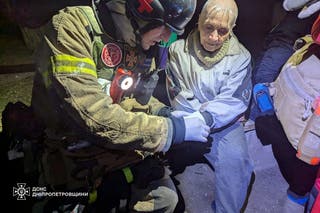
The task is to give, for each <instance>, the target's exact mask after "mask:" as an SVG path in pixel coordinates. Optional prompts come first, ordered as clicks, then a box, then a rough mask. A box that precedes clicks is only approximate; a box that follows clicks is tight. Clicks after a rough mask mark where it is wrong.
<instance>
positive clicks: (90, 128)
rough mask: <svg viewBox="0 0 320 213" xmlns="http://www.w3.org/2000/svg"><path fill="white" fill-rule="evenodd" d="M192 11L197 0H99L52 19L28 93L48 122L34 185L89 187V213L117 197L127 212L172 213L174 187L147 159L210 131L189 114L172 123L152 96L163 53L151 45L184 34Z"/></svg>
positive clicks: (167, 110) (166, 174)
mask: <svg viewBox="0 0 320 213" xmlns="http://www.w3.org/2000/svg"><path fill="white" fill-rule="evenodd" d="M195 7H196V1H195V0H149V1H141V0H130V1H125V0H116V1H110V0H101V1H99V0H97V1H94V2H93V4H92V7H89V6H74V7H66V8H64V9H62V10H60V11H59V13H58V14H56V15H54V16H53V17H52V20H51V21H49V22H48V23H47V24H46V26H45V27H44V29H45V30H44V39H43V43H42V44H41V45H40V46H39V48H38V50H37V54H36V56H37V57H36V62H37V72H36V75H35V77H34V87H33V93H32V107H33V109H34V111H35V113H36V115H37V116H38V117H39V118H40V119H41V120H42V121H43V122H44V123H45V125H46V129H45V134H46V139H45V141H44V144H43V147H44V148H43V152H42V153H41V156H40V159H41V160H40V165H41V166H40V168H41V183H43V184H48V185H49V186H50V188H51V189H53V190H78V189H84V190H88V191H89V192H90V196H89V199H88V202H89V203H90V205H91V206H94V207H93V208H94V209H95V210H96V211H97V212H101V211H103V212H106V211H109V210H110V209H111V208H113V204H114V202H117V199H120V198H122V196H124V194H125V195H126V197H127V196H129V197H130V202H129V204H128V208H129V209H130V211H137V212H140V211H142V212H146V211H147V212H153V211H156V212H173V211H174V208H175V206H176V204H177V199H178V198H177V194H176V189H175V187H174V184H173V182H172V181H171V179H170V177H169V171H168V170H167V169H166V168H165V167H164V166H163V165H162V163H161V162H160V161H159V160H158V158H157V157H156V154H155V153H159V152H166V151H167V150H168V149H169V148H170V146H171V145H172V144H178V143H181V142H183V141H198V142H206V141H207V136H208V134H209V127H208V126H207V125H206V124H205V121H204V119H203V118H201V117H200V116H198V115H197V114H191V115H190V116H187V117H184V118H175V117H171V116H170V108H168V107H166V106H165V105H164V104H162V103H160V102H159V101H158V100H157V99H155V98H154V97H151V94H152V92H153V89H154V88H155V86H156V83H157V79H158V77H157V72H158V71H160V70H161V69H163V63H160V62H161V61H162V62H163V60H162V59H163V57H165V55H163V54H159V53H161V52H163V51H160V50H159V46H158V43H159V42H160V41H164V42H168V40H169V39H170V36H171V34H172V32H175V33H177V34H182V33H183V31H184V27H185V25H186V24H187V23H188V21H189V20H190V19H191V17H192V15H193V13H194V10H195ZM164 52H165V51H164ZM165 116H167V117H165Z"/></svg>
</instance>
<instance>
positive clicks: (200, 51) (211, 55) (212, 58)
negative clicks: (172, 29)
mask: <svg viewBox="0 0 320 213" xmlns="http://www.w3.org/2000/svg"><path fill="white" fill-rule="evenodd" d="M229 41H230V39H227V40H226V41H225V42H224V43H223V45H222V46H221V47H220V48H219V49H218V50H216V51H214V52H208V51H206V50H205V49H204V48H203V47H202V45H201V44H200V32H199V31H198V30H195V31H194V32H193V33H191V34H190V36H189V37H188V42H189V43H190V46H189V47H190V48H191V50H193V51H194V52H195V55H196V56H197V58H198V60H199V61H200V62H202V63H203V64H204V65H205V66H206V68H212V67H213V65H215V64H216V63H218V62H219V61H221V60H222V58H223V57H224V56H225V55H226V54H227V52H228V49H229Z"/></svg>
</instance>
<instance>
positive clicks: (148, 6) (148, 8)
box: [127, 0, 197, 35]
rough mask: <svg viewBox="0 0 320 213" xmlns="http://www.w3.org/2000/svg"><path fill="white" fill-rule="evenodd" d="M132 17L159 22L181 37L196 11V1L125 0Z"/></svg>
mask: <svg viewBox="0 0 320 213" xmlns="http://www.w3.org/2000/svg"><path fill="white" fill-rule="evenodd" d="M127 4H128V8H129V9H130V10H131V12H132V13H133V15H134V16H137V17H139V18H140V19H142V20H144V21H147V22H152V21H156V22H160V23H163V24H165V25H167V26H168V27H170V28H171V29H172V30H173V31H174V32H176V33H177V34H179V35H181V34H182V33H183V32H184V27H185V26H186V24H187V23H188V22H189V21H190V20H191V18H192V16H193V14H194V11H195V9H196V5H197V1H196V0H127Z"/></svg>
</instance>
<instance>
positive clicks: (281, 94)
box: [269, 46, 320, 165]
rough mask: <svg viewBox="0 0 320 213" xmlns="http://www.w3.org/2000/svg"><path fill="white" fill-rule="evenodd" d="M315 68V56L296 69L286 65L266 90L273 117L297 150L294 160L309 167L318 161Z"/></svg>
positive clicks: (318, 74) (319, 94)
mask: <svg viewBox="0 0 320 213" xmlns="http://www.w3.org/2000/svg"><path fill="white" fill-rule="evenodd" d="M319 48H320V46H319ZM293 57H295V54H294V55H293ZM302 58H303V57H302ZM289 60H290V59H289ZM319 68H320V60H319V58H318V57H317V56H315V55H311V56H309V57H308V58H307V59H305V60H304V61H302V62H301V63H300V64H298V65H294V64H293V63H287V64H285V65H284V67H283V68H282V71H281V72H280V74H279V76H278V78H277V79H276V80H275V81H274V82H272V83H270V86H269V90H270V95H271V96H272V97H273V103H274V108H275V113H276V115H277V118H278V119H279V121H280V122H281V124H282V126H283V129H284V131H285V133H286V136H287V138H288V140H289V141H290V143H291V144H292V146H293V147H294V148H295V149H297V151H298V153H297V157H298V158H300V159H301V160H303V161H305V162H306V163H308V164H311V165H316V164H318V163H319V160H320V119H319V117H320V116H319V115H317V114H316V113H315V110H316V108H317V106H316V103H317V100H318V99H320V83H319V82H320V69H319Z"/></svg>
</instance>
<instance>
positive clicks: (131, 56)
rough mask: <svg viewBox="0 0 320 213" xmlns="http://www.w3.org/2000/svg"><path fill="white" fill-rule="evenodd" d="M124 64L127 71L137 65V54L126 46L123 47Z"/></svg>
mask: <svg viewBox="0 0 320 213" xmlns="http://www.w3.org/2000/svg"><path fill="white" fill-rule="evenodd" d="M124 54H125V56H124V62H125V66H126V68H127V69H133V68H135V67H136V65H137V61H138V53H137V52H136V51H135V50H134V49H133V48H130V47H128V46H125V53H124Z"/></svg>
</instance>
